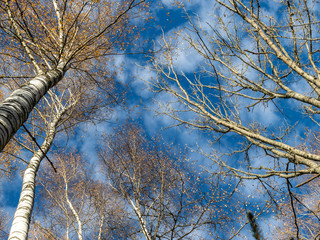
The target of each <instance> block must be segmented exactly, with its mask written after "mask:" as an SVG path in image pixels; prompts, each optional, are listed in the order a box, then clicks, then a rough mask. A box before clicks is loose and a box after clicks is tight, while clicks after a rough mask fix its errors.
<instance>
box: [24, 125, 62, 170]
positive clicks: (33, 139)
mask: <svg viewBox="0 0 320 240" xmlns="http://www.w3.org/2000/svg"><path fill="white" fill-rule="evenodd" d="M22 127H23V128H24V130H26V132H27V133H28V135H29V136H30V138H31V139H32V141H34V143H35V144H36V145H37V146H38V148H39V149H40V151H41V152H42V153H43V155H44V156H45V157H46V159H47V160H48V162H49V163H50V165H51V167H52V168H53V170H54V172H57V169H56V168H55V166H54V165H53V162H52V161H51V160H50V159H49V157H48V156H47V154H46V153H45V152H44V151H43V150H42V148H41V146H40V145H39V144H38V142H37V140H36V139H35V137H34V136H33V135H32V134H31V132H29V130H28V129H27V128H26V126H25V125H24V124H22Z"/></svg>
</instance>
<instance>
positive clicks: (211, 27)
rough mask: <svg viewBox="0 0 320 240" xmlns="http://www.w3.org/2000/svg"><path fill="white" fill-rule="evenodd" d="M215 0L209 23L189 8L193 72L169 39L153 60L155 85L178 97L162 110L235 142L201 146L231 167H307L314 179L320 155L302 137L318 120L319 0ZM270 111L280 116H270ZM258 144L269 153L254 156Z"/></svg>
mask: <svg viewBox="0 0 320 240" xmlns="http://www.w3.org/2000/svg"><path fill="white" fill-rule="evenodd" d="M213 6H214V7H213V11H214V12H215V16H212V18H211V19H206V22H204V21H203V20H202V19H201V17H198V18H197V17H195V16H193V15H192V13H190V14H189V13H186V15H187V16H188V18H189V28H186V29H185V31H184V32H183V33H181V34H180V35H179V36H178V37H179V38H180V39H183V42H184V43H187V44H188V49H190V51H193V52H194V53H195V54H199V56H200V58H201V59H202V60H201V67H199V68H197V70H196V72H194V74H186V73H184V72H182V71H180V70H178V69H177V66H176V58H178V57H179V55H175V52H176V51H175V49H173V48H172V43H171V42H170V41H169V40H168V39H166V38H164V39H163V41H162V43H163V45H164V47H166V48H167V49H168V51H167V53H166V54H164V56H163V57H162V58H154V59H153V63H154V68H155V70H156V71H157V72H158V79H157V80H155V81H154V82H153V87H154V88H153V89H154V90H155V91H157V92H166V93H167V94H169V95H171V96H173V97H174V99H175V100H176V103H177V104H175V103H172V104H171V103H166V104H163V105H162V106H161V107H162V113H165V114H167V115H169V116H170V117H172V118H173V119H175V120H176V121H177V122H178V124H183V125H186V126H189V127H191V128H195V129H200V130H203V131H205V132H206V133H208V134H211V135H210V138H211V141H210V142H211V143H212V144H214V143H215V142H219V141H220V142H224V141H226V142H233V143H232V144H230V145H227V144H226V145H225V146H226V148H225V150H226V149H231V150H230V151H229V150H227V152H226V153H225V154H223V153H219V152H218V151H215V152H214V151H213V153H212V154H211V153H205V152H203V153H204V154H205V155H206V156H207V157H208V158H210V159H212V160H213V162H215V163H216V164H218V165H220V166H221V167H222V168H223V169H224V170H225V172H227V173H230V172H231V173H233V174H234V175H235V176H237V177H239V178H241V179H257V180H261V179H262V180H263V179H268V178H272V177H274V176H275V177H280V178H283V179H295V178H298V177H299V176H301V175H306V174H307V175H308V176H310V179H309V180H307V181H306V182H305V183H308V182H309V181H312V180H313V179H314V178H315V177H317V176H319V174H320V167H319V161H320V156H319V154H317V153H314V152H312V151H309V150H308V149H307V148H305V147H304V144H303V143H304V140H302V139H303V138H305V135H308V134H312V133H314V132H318V126H319V107H320V105H319V103H320V102H319V93H320V90H319V67H318V65H319V60H318V54H319V53H318V48H319V46H318V44H319V41H318V40H319V39H318V37H319V19H318V17H319V14H318V7H317V1H279V2H278V1H277V2H268V3H265V2H263V1H259V0H258V1H240V0H234V1H231V0H230V1H220V0H216V1H215V4H214V5H213ZM268 9H269V10H268ZM188 29H189V30H188ZM178 46H179V45H178ZM180 69H181V68H180ZM178 104H180V105H178ZM260 109H265V111H266V113H263V110H262V111H260V112H259V110H260ZM270 109H272V110H271V111H270ZM186 112H188V113H189V114H186ZM268 114H269V115H272V116H276V117H275V119H277V120H278V121H279V122H277V123H273V122H269V123H265V122H264V120H266V119H267V118H268V117H270V116H268ZM190 116H192V117H190ZM308 129H310V132H309V131H308ZM295 133H297V135H298V136H297V135H295ZM298 133H299V134H298ZM234 139H236V140H234ZM294 139H296V140H297V141H295V140H294ZM297 142H298V143H297ZM200 151H201V150H200ZM255 151H258V152H259V154H260V155H262V154H264V159H265V160H264V161H259V162H258V160H259V158H250V156H252V154H253V153H254V152H255ZM237 159H238V160H239V161H238V162H236V160H237ZM260 159H261V157H260ZM303 184H304V183H301V184H300V185H299V186H302V185H303Z"/></svg>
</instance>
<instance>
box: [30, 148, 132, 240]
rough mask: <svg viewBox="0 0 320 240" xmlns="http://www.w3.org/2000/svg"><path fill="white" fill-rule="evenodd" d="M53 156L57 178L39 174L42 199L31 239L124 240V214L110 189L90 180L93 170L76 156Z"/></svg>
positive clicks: (52, 175) (31, 232)
mask: <svg viewBox="0 0 320 240" xmlns="http://www.w3.org/2000/svg"><path fill="white" fill-rule="evenodd" d="M63 152H64V153H56V154H54V157H53V159H54V160H53V161H54V162H55V166H56V167H57V174H56V173H54V172H52V171H50V168H51V166H50V165H49V164H47V165H46V167H45V170H44V171H42V172H41V173H40V174H39V181H38V186H39V194H40V196H39V197H40V198H41V199H42V201H41V204H39V206H38V210H36V211H37V214H36V215H34V218H33V219H34V220H33V223H32V227H31V231H30V236H29V238H30V239H39V238H40V239H41V237H42V238H43V239H98V240H102V239H119V238H121V239H123V236H124V234H123V233H122V232H121V231H120V230H122V231H123V232H126V231H128V232H129V229H130V228H126V227H127V226H126V224H125V223H126V222H128V220H127V218H126V217H127V214H126V212H125V205H124V203H123V202H122V200H121V199H120V198H118V197H117V195H116V194H115V193H114V192H113V190H112V189H110V188H108V187H106V186H105V185H104V184H103V183H102V182H98V181H95V180H93V174H92V169H90V168H91V167H90V166H89V164H88V163H86V162H85V158H84V157H83V156H81V155H79V154H75V153H71V152H67V151H63Z"/></svg>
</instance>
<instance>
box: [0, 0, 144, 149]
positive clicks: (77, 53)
mask: <svg viewBox="0 0 320 240" xmlns="http://www.w3.org/2000/svg"><path fill="white" fill-rule="evenodd" d="M138 6H139V8H138ZM140 6H141V7H140ZM145 6H146V5H145V4H144V0H142V1H135V0H132V1H121V0H120V1H107V0H106V1H104V0H99V1H71V0H52V1H49V0H48V1H47V0H46V1H40V0H37V1H20V0H11V1H10V0H2V1H1V2H0V14H1V19H2V21H1V24H0V34H1V39H2V43H3V44H2V45H1V52H0V53H1V58H2V61H3V62H4V67H3V69H4V70H3V73H2V78H3V79H12V78H13V79H15V80H17V79H18V80H19V79H23V80H25V81H24V82H20V84H21V85H19V87H18V88H16V89H15V90H14V92H13V93H12V94H11V95H10V96H8V97H7V98H6V99H5V100H4V101H3V103H2V104H1V105H0V112H1V114H0V119H1V120H0V149H1V150H2V149H3V148H4V146H5V145H6V144H7V143H8V141H9V140H10V138H11V137H12V136H13V135H14V134H15V133H16V131H17V130H18V129H19V128H20V127H21V126H22V124H23V123H24V122H25V121H26V120H27V118H28V116H29V114H30V112H31V111H32V109H33V108H34V106H35V105H36V104H37V103H38V101H39V100H40V99H41V98H42V97H43V96H44V95H45V94H46V93H47V92H48V90H49V89H50V88H52V87H53V86H55V85H56V84H57V83H59V82H60V81H61V80H62V79H63V78H64V76H65V75H66V73H67V72H69V73H70V74H72V72H73V71H78V72H79V71H81V70H83V71H84V73H90V71H89V72H88V71H87V69H86V68H85V67H84V65H86V66H88V64H89V65H90V63H91V64H93V62H99V61H105V60H106V59H107V58H106V57H107V56H108V55H110V54H112V53H114V52H117V51H119V50H123V49H124V48H125V45H126V44H125V43H126V42H125V40H126V41H127V40H129V37H128V35H130V34H131V36H134V33H135V31H134V27H135V26H134V25H132V24H130V18H134V17H135V13H137V11H138V10H135V9H140V10H141V9H142V8H143V7H145ZM89 77H90V74H88V78H89Z"/></svg>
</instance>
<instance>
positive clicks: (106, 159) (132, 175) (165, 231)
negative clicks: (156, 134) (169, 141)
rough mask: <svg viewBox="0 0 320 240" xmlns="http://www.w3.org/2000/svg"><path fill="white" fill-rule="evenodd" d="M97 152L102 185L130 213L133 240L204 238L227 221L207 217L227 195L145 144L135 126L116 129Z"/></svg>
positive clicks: (168, 152)
mask: <svg viewBox="0 0 320 240" xmlns="http://www.w3.org/2000/svg"><path fill="white" fill-rule="evenodd" d="M102 147H104V148H102V149H103V150H102V152H101V154H100V157H101V159H102V161H103V163H104V164H105V167H106V174H107V176H108V182H109V184H110V185H111V186H112V188H113V189H114V190H115V191H116V192H118V194H120V195H122V197H123V199H124V200H125V201H126V202H127V203H128V205H129V206H130V208H131V209H132V214H131V216H130V218H133V219H134V220H135V221H136V225H135V228H136V233H137V237H138V238H141V234H143V235H144V237H145V238H146V239H149V240H152V239H194V238H197V239H202V238H203V239H206V238H207V237H208V234H209V233H208V232H210V230H208V231H207V229H210V228H214V227H215V226H216V225H218V224H221V225H223V223H224V222H225V221H229V220H230V219H228V218H227V217H226V216H225V215H224V214H218V217H216V218H214V217H213V215H214V212H222V209H221V206H219V204H221V203H222V202H224V203H225V204H227V202H228V198H227V196H223V195H222V194H221V193H220V192H219V191H218V190H217V189H216V188H215V187H216V186H212V185H211V182H210V183H206V182H205V181H204V179H202V178H201V175H200V174H198V173H196V172H195V171H193V170H192V168H191V167H186V165H185V164H187V163H186V162H185V161H184V160H182V157H183V156H177V155H175V154H173V149H170V147H169V146H165V145H161V144H160V142H159V141H158V140H148V139H147V137H146V136H145V133H144V132H143V130H142V129H141V128H140V127H139V126H138V125H135V124H134V123H126V124H125V125H124V126H120V127H118V128H116V129H115V131H114V133H113V134H111V135H109V136H107V138H106V140H105V143H103V145H102ZM178 154H179V155H181V154H183V153H181V152H179V153H178ZM215 189H216V190H215ZM220 194H221V195H220Z"/></svg>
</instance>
